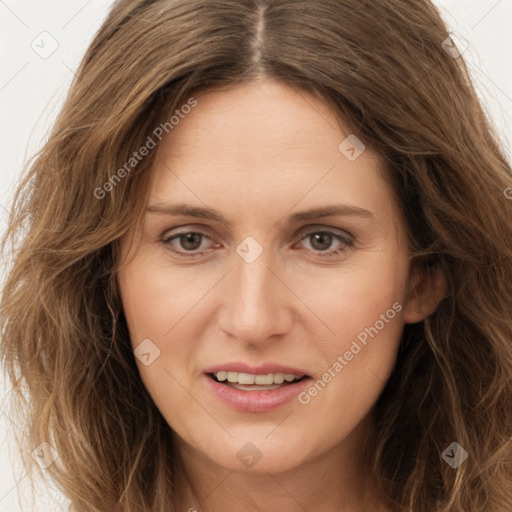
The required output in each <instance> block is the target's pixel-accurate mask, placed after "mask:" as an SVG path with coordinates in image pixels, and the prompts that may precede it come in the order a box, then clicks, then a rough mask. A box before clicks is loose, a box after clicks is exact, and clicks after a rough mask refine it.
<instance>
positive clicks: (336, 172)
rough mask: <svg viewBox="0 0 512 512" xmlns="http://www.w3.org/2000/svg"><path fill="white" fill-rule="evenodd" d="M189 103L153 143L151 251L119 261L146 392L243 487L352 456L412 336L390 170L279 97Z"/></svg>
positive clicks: (228, 93)
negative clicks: (244, 479)
mask: <svg viewBox="0 0 512 512" xmlns="http://www.w3.org/2000/svg"><path fill="white" fill-rule="evenodd" d="M196 100H197V105H196V106H195V107H194V108H193V109H192V111H191V112H190V113H188V114H187V115H184V116H183V118H182V119H180V121H179V124H177V125H175V126H174V128H173V129H172V131H170V133H169V135H167V136H166V138H164V139H163V141H162V142H161V143H160V147H159V152H158V155H157V158H156V162H155V166H154V170H153V172H154V175H153V182H152V189H151V196H150V201H149V207H148V211H147V216H146V222H145V226H144V234H143V238H142V241H141V243H140V244H138V245H137V247H133V246H132V238H131V237H125V238H124V239H123V244H122V252H123V254H124V255H127V254H128V251H129V250H130V249H134V251H135V252H134V257H133V258H132V259H129V260H128V262H127V264H126V266H124V267H123V268H122V269H121V271H120V272H119V275H118V284H119V288H120V293H121V297H122V303H123V307H124V312H125V315H126V319H127V322H128V327H129V331H130V337H131V342H132V346H133V348H134V350H135V355H136V362H137V365H138V368H139V370H140V374H141V377H142V380H143V382H144V385H145V386H146V388H147V390H148V391H149V393H150V395H151V397H152V398H153V400H154V402H155V404H156V406H157V407H158V408H159V410H160V411H161V413H162V415H163V416H164V417H165V419H166V420H167V422H168V424H169V425H170V427H171V428H172V429H173V431H174V432H175V433H176V434H177V435H176V440H177V442H178V445H179V446H180V448H181V450H182V452H187V453H189V454H193V456H194V455H195V456H196V457H197V459H198V460H199V459H202V460H204V461H208V462H209V463H215V464H218V465H220V466H222V467H224V468H227V469H230V470H232V471H241V470H247V469H248V468H250V469H251V470H252V471H270V472H275V471H280V470H287V469H293V468H295V467H298V466H300V465H301V464H306V463H307V462H308V461H311V460H313V459H315V458H317V457H319V456H322V455H325V457H328V455H329V454H330V455H333V454H338V453H341V452H343V453H345V454H347V455H348V454H349V453H352V454H356V453H359V452H360V446H358V442H359V441H358V439H359V436H360V435H362V433H363V431H364V428H365V425H367V423H366V421H365V420H368V414H369V411H370V409H371V408H372V406H373V405H374V404H375V402H376V400H377V398H378V397H379V394H380V393H381V391H382V390H383V388H384V385H385V383H386V381H387V379H388V377H389V375H390V372H391V370H392V368H393V364H394V361H395V356H396V353H397V348H398V345H399V341H400V337H401V333H402V330H403V327H404V323H407V322H414V321H418V320H419V317H417V314H416V313H415V311H414V305H413V304H412V303H411V301H410V300H409V299H408V297H409V292H410V290H411V286H412V285H413V284H414V283H412V281H413V275H412V273H411V272H410V265H409V254H408V249H407V243H406V235H405V227H404V223H403V220H402V218H401V216H400V213H399V208H398V204H397V202H396V200H395V198H394V196H393V193H392V190H391V188H390V186H389V185H388V184H387V182H386V181H385V180H384V179H383V177H382V175H381V174H380V173H379V172H378V165H379V162H380V160H379V157H378V155H376V154H374V153H372V152H371V151H370V150H369V149H368V148H366V149H365V150H364V151H362V152H361V150H362V147H361V146H359V145H357V144H356V145H354V144H355V143H354V139H353V138H352V137H349V138H348V139H347V137H348V136H349V135H350V132H349V131H342V130H340V128H339V127H338V125H337V123H336V121H335V118H334V116H333V114H332V113H331V112H330V110H329V108H328V107H327V106H326V104H324V103H323V102H322V101H321V100H319V99H318V98H316V97H314V96H312V95H310V94H308V93H306V92H303V91H301V92H300V93H299V92H296V91H295V90H294V89H293V88H290V87H288V86H286V85H283V84H281V83H279V82H275V81H271V80H266V81H264V82H258V83H252V84H249V85H243V86H236V87H234V88H232V89H230V90H224V91H221V90H217V91H210V92H208V93H203V94H201V95H198V96H197V97H196ZM356 142H357V141H356ZM363 142H364V141H363ZM411 300H412V299H411ZM217 372H218V373H217ZM303 375H304V376H305V377H303V378H302V379H301V380H298V379H299V378H300V377H302V376H303ZM287 379H293V382H288V380H287ZM297 380H298V381H297ZM218 381H219V382H218ZM230 381H231V382H230ZM251 382H252V383H253V384H251Z"/></svg>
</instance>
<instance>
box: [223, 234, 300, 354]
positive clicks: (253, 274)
mask: <svg viewBox="0 0 512 512" xmlns="http://www.w3.org/2000/svg"><path fill="white" fill-rule="evenodd" d="M243 248H244V246H243V244H240V246H239V248H238V251H237V252H239V254H235V255H234V263H233V264H234V268H233V270H232V272H230V273H229V278H228V282H227V283H226V286H227V288H226V289H224V290H223V294H224V298H223V299H222V314H221V315H220V319H219V323H220V327H221V328H222V330H223V331H224V332H226V333H228V334H230V335H232V336H234V337H236V338H238V339H239V340H240V341H244V342H246V343H251V344H254V343H258V342H263V341H265V340H266V339H267V338H269V337H270V336H273V335H277V334H283V333H284V332H286V330H287V329H289V328H290V327H291V322H290V311H289V306H288V304H287V298H286V293H285V292H284V288H285V287H284V286H283V284H282V283H280V281H279V279H278V278H277V277H276V276H275V275H274V272H273V271H271V270H270V268H272V257H271V251H270V250H268V249H266V250H263V251H262V252H261V254H260V255H259V256H258V257H257V258H256V259H255V260H254V261H252V262H249V261H251V260H250V259H244V258H245V256H244V254H243V252H242V250H243ZM246 248H247V246H246ZM249 250H254V247H252V248H250V249H249ZM240 254H242V256H240ZM269 267H270V268H269Z"/></svg>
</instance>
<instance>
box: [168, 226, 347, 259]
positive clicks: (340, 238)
mask: <svg viewBox="0 0 512 512" xmlns="http://www.w3.org/2000/svg"><path fill="white" fill-rule="evenodd" d="M206 240H211V238H210V237H209V236H208V235H206V234H205V233H202V232H200V231H181V232H180V233H174V234H172V235H170V236H163V237H162V239H161V242H162V243H163V244H164V245H165V246H167V247H168V248H169V250H171V251H172V252H174V253H175V254H177V255H178V256H183V257H194V256H201V255H202V254H203V253H204V252H206V251H211V250H213V248H212V247H208V246H207V244H205V241H206ZM305 241H308V245H309V246H310V248H308V249H307V250H308V252H312V253H314V254H315V255H318V256H320V257H322V258H327V257H334V256H339V255H341V254H343V253H345V252H347V251H348V250H349V249H350V248H352V247H353V246H354V240H353V238H352V237H351V236H350V235H349V234H348V233H345V234H341V233H338V232H334V231H331V230H327V229H316V230H314V231H312V230H310V231H309V232H307V233H305V234H304V235H303V236H302V239H301V240H300V242H299V243H300V244H302V243H304V242H305ZM219 246H220V244H217V247H219ZM333 246H334V248H333ZM336 246H337V247H336Z"/></svg>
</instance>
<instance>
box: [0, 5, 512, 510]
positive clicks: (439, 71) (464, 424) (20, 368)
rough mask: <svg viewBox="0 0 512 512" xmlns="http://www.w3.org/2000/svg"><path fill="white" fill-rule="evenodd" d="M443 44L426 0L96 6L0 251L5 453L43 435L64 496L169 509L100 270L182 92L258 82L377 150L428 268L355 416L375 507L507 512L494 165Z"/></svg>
mask: <svg viewBox="0 0 512 512" xmlns="http://www.w3.org/2000/svg"><path fill="white" fill-rule="evenodd" d="M448 37H449V34H448V31H447V28H446V27H445V25H444V23H443V21H442V19H441V17H440V15H439V13H438V12H437V10H436V9H435V8H434V6H433V5H432V3H431V2H430V1H429V0H387V1H381V2H377V1H374V0H338V1H336V2H331V1H327V0H218V1H215V2H211V1H210V0H173V1H164V0H160V1H159V0H155V1H144V0H120V1H117V2H116V3H115V4H114V6H113V8H112V9H111V12H110V14H109V16H108V18H107V19H106V21H105V22H104V24H103V26H102V27H101V29H100V30H99V31H98V33H97V34H96V36H95V37H94V40H93V41H92V43H91V45H90V47H89V49H88V51H87V53H86V55H85V57H84V59H83V61H82V63H81V65H80V68H79V70H78V72H77V74H76V77H75V80H74V82H73V84H72V86H71V89H70V92H69V95H68V98H67V100H66V102H65V105H64V107H63V109H62V111H61V113H60V115H59V117H58V119H57V121H56V123H55V125H54V127H53V130H52V131H51V134H50V136H49V139H48V141H47V143H46V144H45V145H44V147H43V148H42V149H41V150H40V151H39V153H38V154H37V155H35V157H34V159H33V161H32V162H31V163H30V165H29V166H27V170H26V173H25V175H24V176H23V179H22V181H21V182H20V184H19V188H18V190H17V193H16V195H15V198H14V200H13V204H12V211H11V218H10V222H9V226H8V230H7V233H6V235H5V237H4V239H3V245H2V247H3V250H4V252H5V253H7V255H8V256H9V259H10V263H9V269H8V275H7V280H6V283H5V287H4V289H3V295H2V299H1V308H0V317H1V324H0V327H1V336H2V346H1V353H0V355H1V358H2V360H3V362H4V364H5V366H6V369H7V371H8V374H9V376H10V380H11V381H12V384H13V386H14V393H13V396H14V397H15V402H14V403H13V405H14V406H15V408H17V410H18V411H19V414H20V415H22V417H23V418H24V420H25V423H26V425H27V427H26V432H27V437H26V438H25V437H23V436H22V437H21V438H20V439H19V443H20V448H21V453H22V455H23V457H24V462H25V464H26V466H27V468H28V469H29V470H30V469H31V467H32V465H34V462H33V460H32V457H31V455H30V454H31V452H32V450H34V449H35V448H36V447H38V446H40V444H41V443H43V442H47V443H48V445H51V446H53V448H54V449H55V450H56V452H57V453H58V455H59V457H58V459H57V460H55V462H54V463H53V464H51V465H49V467H48V468H47V471H48V473H49V474H50V475H51V476H52V477H53V478H54V479H55V480H56V481H57V482H58V483H59V485H60V486H61V488H62V490H63V491H64V493H65V494H66V496H67V497H69V499H70V500H71V504H72V509H73V510H77V511H80V512H106V511H109V512H110V511H113V510H123V511H124V512H142V511H145V512H149V511H152V512H156V511H162V512H163V511H169V510H174V509H173V488H172V483H173V482H174V481H175V472H176V471H177V470H178V461H177V456H176V453H175V451H174V450H173V445H172V442H171V438H170V435H169V431H170V428H169V426H168V425H167V424H166V422H165V420H164V419H163V417H162V416H161V414H160V413H159V411H158V409H157V408H156V406H155V405H154V404H153V402H152V400H151V397H150V396H149V394H148V393H147V391H146V390H145V388H144V385H143V384H142V381H141V379H140V377H139V374H138V371H137V367H136V365H135V362H134V355H133V352H132V350H131V348H130V342H129V337H128V332H127V328H126V322H125V319H124V316H123V311H122V308H121V307H120V302H119V298H118V294H117V289H116V284H115V278H114V277H115V273H116V269H117V268H118V264H119V247H118V242H119V240H120V238H121V237H122V236H123V235H124V234H125V233H127V232H128V230H130V229H131V228H133V226H140V225H141V223H142V219H143V211H144V208H145V206H146V203H147V199H148V197H147V196H148V190H149V184H150V178H151V165H152V162H153V161H154V157H155V153H156V151H149V152H148V154H147V156H145V157H144V158H140V160H139V159H138V158H137V159H136V161H134V160H131V159H133V158H134V156H133V153H134V152H137V151H138V150H139V148H141V147H142V146H144V145H146V146H147V145H148V144H149V140H148V137H150V138H151V139H152V140H153V141H154V142H155V143H158V140H157V139H158V137H157V136H156V134H155V130H156V133H160V132H158V130H157V129H158V127H160V128H161V130H164V129H165V131H170V130H171V129H172V128H171V126H172V122H170V121H169V120H170V118H171V116H172V115H173V114H174V113H175V112H176V110H178V111H180V109H181V108H182V106H183V105H186V104H189V105H191V104H193V103H192V102H193V101H197V98H198V96H197V95H198V94H199V92H201V91H205V90H208V89H211V88H212V87H230V86H234V85H236V84H240V83H243V82H247V81H251V80H254V79H256V78H261V77H269V78H274V79H278V80H281V81H283V82H285V83H287V84H289V85H291V86H292V87H294V88H295V89H296V90H298V91H300V90H304V91H308V92H310V93H313V94H315V95H317V96H318V97H320V98H322V99H323V100H324V101H326V102H327V103H328V104H329V105H330V106H331V108H332V109H333V111H334V112H335V113H336V114H337V115H339V118H340V120H341V119H343V120H344V122H345V123H349V126H350V127H351V130H352V133H354V134H356V135H357V137H358V138H360V139H361V140H362V141H364V142H365V144H369V145H371V146H372V147H374V148H376V149H377V150H378V151H379V152H380V154H381V155H382V157H383V158H384V160H385V162H386V164H387V167H388V168H389V174H390V176H391V178H390V179H391V180H392V182H393V185H394V187H395V190H396V192H397V197H398V199H399V201H400V205H401V207H402V210H403V214H404V216H405V219H406V220H407V224H408V230H409V237H410V240H411V250H412V251H413V254H415V255H416V257H417V258H418V261H422V262H423V264H424V265H425V269H426V270H427V271H430V270H431V269H434V268H437V269H442V270H443V272H444V273H445V275H446V279H447V294H446V297H445V298H444V299H443V301H442V302H441V304H440V305H439V307H438V308H437V310H436V311H435V312H434V314H432V315H431V316H430V317H428V318H427V319H426V320H425V321H423V322H421V323H418V324H414V325H407V326H406V327H405V329H404V333H403V338H402V342H401V346H400V350H399V354H398V358H397V363H396V367H395V370H394V372H393V374H392V376H391V378H390V380H389V382H388V384H387V386H386V388H385V390H384V392H383V394H382V396H381V397H380V399H379V401H378V402H377V404H376V406H375V408H374V411H373V420H374V421H373V423H374V427H373V428H374V431H373V434H372V436H371V440H370V442H369V444H368V446H366V454H367V457H368V460H369V462H370V463H371V467H372V468H373V471H374V473H375V477H376V479H377V480H378V482H380V484H381V492H382V494H383V496H385V497H386V499H387V501H388V502H389V504H390V506H391V507H392V508H393V510H394V511H404V512H408V511H409V510H412V511H414V512H433V511H434V510H435V511H436V512H441V511H445V512H447V511H453V512H484V511H489V512H491V511H492V512H505V511H506V512H510V510H511V508H512V286H511V284H512V283H511V276H512V215H511V212H512V201H507V196H506V194H504V191H505V190H507V189H508V187H511V186H512V171H511V167H510V164H509V163H508V162H507V160H506V158H505V156H504V152H503V150H502V148H500V147H499V144H498V142H497V141H498V140H499V138H498V136H497V134H496V133H495V129H494V127H493V126H492V125H490V122H489V120H488V119H487V118H486V115H485V114H484V112H483V109H482V107H481V105H480V104H479V101H478V98H477V95H476V94H475V91H474V88H473V86H472V83H471V80H470V77H469V74H468V71H467V68H466V65H465V63H464V61H463V58H462V57H458V58H455V57H457V55H453V54H450V53H449V52H447V51H446V45H443V42H444V41H446V40H447V38H448ZM176 115H178V114H176ZM166 123H167V124H166ZM123 168H124V170H125V172H122V171H120V169H123ZM508 190H510V189H508ZM452 442H457V443H459V444H460V445H461V446H462V447H463V448H464V449H465V450H466V451H467V452H468V455H469V456H468V458H467V460H466V461H465V462H464V463H462V464H461V465H460V466H458V467H457V468H453V467H451V466H450V465H449V464H448V463H447V462H446V460H445V459H444V458H443V456H442V454H443V452H444V451H445V450H446V449H447V448H448V447H449V446H450V445H451V443H452ZM45 446H46V445H43V448H44V447H45Z"/></svg>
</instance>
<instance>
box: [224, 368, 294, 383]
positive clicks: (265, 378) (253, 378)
mask: <svg viewBox="0 0 512 512" xmlns="http://www.w3.org/2000/svg"><path fill="white" fill-rule="evenodd" d="M214 375H215V377H216V378H217V380H218V381H219V382H224V381H226V380H227V381H228V382H232V383H237V384H247V385H248V384H256V385H260V386H271V385H272V384H282V383H283V382H284V381H286V382H293V381H294V380H299V379H301V378H302V377H304V375H293V374H292V373H268V374H266V375H254V374H252V373H242V372H240V373H239V372H225V371H220V372H216V373H214Z"/></svg>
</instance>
